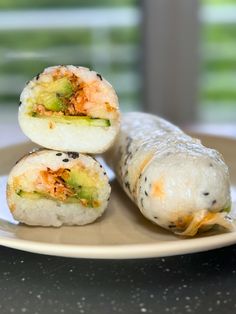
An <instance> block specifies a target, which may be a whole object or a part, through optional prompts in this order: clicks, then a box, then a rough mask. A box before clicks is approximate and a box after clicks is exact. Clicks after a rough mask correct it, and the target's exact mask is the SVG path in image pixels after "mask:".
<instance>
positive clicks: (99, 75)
mask: <svg viewBox="0 0 236 314" xmlns="http://www.w3.org/2000/svg"><path fill="white" fill-rule="evenodd" d="M97 76H98V77H99V78H100V80H101V81H102V76H101V74H99V73H97Z"/></svg>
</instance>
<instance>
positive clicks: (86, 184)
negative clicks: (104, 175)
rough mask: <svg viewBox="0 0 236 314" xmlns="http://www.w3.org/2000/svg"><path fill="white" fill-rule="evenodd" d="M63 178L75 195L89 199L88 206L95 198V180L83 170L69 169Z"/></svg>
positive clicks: (96, 194) (96, 195)
mask: <svg viewBox="0 0 236 314" xmlns="http://www.w3.org/2000/svg"><path fill="white" fill-rule="evenodd" d="M64 180H65V182H66V184H67V185H69V186H70V187H71V188H72V189H73V190H74V191H75V194H76V197H78V198H79V199H85V200H87V201H89V205H90V206H91V204H92V203H93V201H94V200H96V199H97V197H98V193H97V187H96V181H95V179H94V178H92V177H90V176H89V175H88V174H87V173H86V172H85V171H81V170H80V171H79V170H76V169H71V171H70V172H69V176H68V177H67V178H64Z"/></svg>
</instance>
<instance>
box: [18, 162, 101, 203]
mask: <svg viewBox="0 0 236 314" xmlns="http://www.w3.org/2000/svg"><path fill="white" fill-rule="evenodd" d="M95 177H96V174H95ZM16 179H17V178H16ZM86 180H87V182H86ZM84 181H85V182H84ZM83 182H84V185H83ZM17 186H18V188H17V189H16V194H17V195H18V196H20V197H25V198H40V197H46V198H47V197H49V198H52V199H56V200H59V201H61V202H68V203H76V202H80V203H81V204H82V205H83V206H85V207H94V208H96V207H99V206H100V201H99V200H98V189H97V186H95V185H94V182H93V178H92V179H91V178H90V177H89V176H88V173H87V172H86V170H85V169H80V170H78V169H64V168H59V169H58V170H52V169H50V168H47V170H42V171H40V172H39V174H38V177H37V179H36V181H35V182H34V186H35V190H34V191H33V192H25V191H24V190H22V189H19V186H20V185H19V184H17Z"/></svg>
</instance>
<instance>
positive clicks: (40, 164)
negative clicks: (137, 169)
mask: <svg viewBox="0 0 236 314" xmlns="http://www.w3.org/2000/svg"><path fill="white" fill-rule="evenodd" d="M78 162H82V163H83V164H84V165H85V167H86V168H88V169H93V170H95V171H96V172H97V173H98V174H99V179H100V180H101V182H102V187H101V188H100V189H99V196H98V198H99V202H100V205H99V207H96V208H93V207H85V206H83V205H82V204H81V203H80V202H77V203H65V202H62V201H59V200H52V199H48V198H40V199H29V198H25V197H21V196H19V195H17V193H16V190H17V186H16V183H14V179H15V178H17V177H19V176H22V175H23V176H24V177H25V180H24V191H26V192H33V191H34V185H33V184H32V182H34V180H35V179H36V177H37V175H38V172H39V171H42V170H46V169H47V168H50V169H52V170H57V169H59V168H63V167H64V168H68V169H70V168H71V167H73V166H76V165H77V163H78ZM110 192H111V188H110V185H109V180H108V177H107V175H106V173H105V171H104V169H103V167H102V166H101V165H100V164H99V163H98V162H97V161H96V160H95V159H94V158H92V157H90V156H87V155H83V154H75V153H63V152H58V151H50V150H39V151H36V152H33V153H30V154H28V155H26V156H25V157H23V158H22V159H21V160H20V161H19V162H18V163H17V164H16V165H15V166H14V167H13V169H12V171H11V172H10V174H9V177H8V182H7V202H8V206H9V208H10V210H11V213H12V215H13V217H14V219H16V220H17V221H19V222H22V223H25V224H28V225H34V226H53V227H60V226H62V225H86V224H89V223H92V222H94V221H95V220H96V219H97V218H99V217H100V216H101V215H102V214H103V213H104V211H105V209H106V208H107V205H108V201H109V197H110Z"/></svg>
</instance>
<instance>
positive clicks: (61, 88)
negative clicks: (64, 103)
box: [46, 77, 73, 98]
mask: <svg viewBox="0 0 236 314" xmlns="http://www.w3.org/2000/svg"><path fill="white" fill-rule="evenodd" d="M46 91H47V92H49V93H54V94H56V95H57V97H65V98H69V97H70V96H71V95H72V94H73V86H72V84H71V82H70V81H69V79H68V78H66V77H62V78H60V79H58V80H56V81H53V82H51V83H49V84H48V86H47V89H46Z"/></svg>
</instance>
